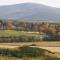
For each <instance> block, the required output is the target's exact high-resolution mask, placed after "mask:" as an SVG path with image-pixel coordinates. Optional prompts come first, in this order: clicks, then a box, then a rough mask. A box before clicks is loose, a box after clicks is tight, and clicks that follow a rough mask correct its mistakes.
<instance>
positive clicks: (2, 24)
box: [0, 20, 60, 34]
mask: <svg viewBox="0 0 60 60" xmlns="http://www.w3.org/2000/svg"><path fill="white" fill-rule="evenodd" d="M0 30H16V31H35V32H43V33H46V34H60V24H59V23H47V22H23V21H14V20H8V21H2V20H0Z"/></svg>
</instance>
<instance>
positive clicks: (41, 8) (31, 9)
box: [0, 3, 60, 21]
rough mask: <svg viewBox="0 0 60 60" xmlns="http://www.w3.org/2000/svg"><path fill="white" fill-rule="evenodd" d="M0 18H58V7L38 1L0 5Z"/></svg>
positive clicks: (51, 19) (54, 19)
mask: <svg viewBox="0 0 60 60" xmlns="http://www.w3.org/2000/svg"><path fill="white" fill-rule="evenodd" d="M0 14H1V15H0V18H1V19H18V20H24V19H25V20H47V21H56V20H58V21H59V20H60V8H55V7H50V6H46V5H43V4H38V3H21V4H16V5H9V6H0Z"/></svg>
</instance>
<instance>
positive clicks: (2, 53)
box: [0, 46, 60, 60]
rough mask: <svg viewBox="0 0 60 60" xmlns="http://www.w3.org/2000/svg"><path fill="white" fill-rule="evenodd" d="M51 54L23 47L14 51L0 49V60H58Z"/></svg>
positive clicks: (58, 59) (43, 50)
mask: <svg viewBox="0 0 60 60" xmlns="http://www.w3.org/2000/svg"><path fill="white" fill-rule="evenodd" d="M49 54H50V55H51V54H52V52H50V51H48V50H45V49H41V48H34V47H28V46H23V47H19V48H15V49H4V48H3V49H1V48H0V60H60V58H56V57H52V55H51V56H50V55H49Z"/></svg>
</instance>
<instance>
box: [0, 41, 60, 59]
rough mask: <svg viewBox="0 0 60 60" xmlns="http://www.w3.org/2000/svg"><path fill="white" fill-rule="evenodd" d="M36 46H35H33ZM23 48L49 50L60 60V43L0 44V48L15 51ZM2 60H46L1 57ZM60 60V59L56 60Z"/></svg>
mask: <svg viewBox="0 0 60 60" xmlns="http://www.w3.org/2000/svg"><path fill="white" fill-rule="evenodd" d="M32 45H35V46H32ZM21 46H32V47H38V48H42V49H46V50H49V51H51V52H53V53H54V54H53V55H52V56H55V57H58V58H60V42H59V41H56V42H47V41H45V42H19V43H0V48H6V49H15V48H17V47H21ZM0 60H44V59H43V58H39V57H38V58H29V57H28V58H26V57H24V58H22V59H21V58H15V57H8V56H0ZM56 60H59V59H56Z"/></svg>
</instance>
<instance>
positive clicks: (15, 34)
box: [0, 30, 39, 37]
mask: <svg viewBox="0 0 60 60" xmlns="http://www.w3.org/2000/svg"><path fill="white" fill-rule="evenodd" d="M35 35H39V33H37V32H30V33H29V32H25V31H14V30H2V31H0V37H20V36H35Z"/></svg>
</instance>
